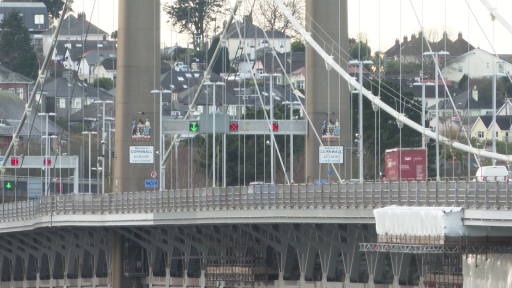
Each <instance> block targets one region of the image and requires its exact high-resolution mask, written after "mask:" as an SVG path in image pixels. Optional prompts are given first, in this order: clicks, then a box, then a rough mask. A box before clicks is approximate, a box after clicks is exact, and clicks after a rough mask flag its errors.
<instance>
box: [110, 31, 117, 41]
mask: <svg viewBox="0 0 512 288" xmlns="http://www.w3.org/2000/svg"><path fill="white" fill-rule="evenodd" d="M110 38H111V39H115V40H117V30H116V31H112V33H110Z"/></svg>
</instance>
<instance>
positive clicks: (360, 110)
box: [349, 60, 373, 183]
mask: <svg viewBox="0 0 512 288" xmlns="http://www.w3.org/2000/svg"><path fill="white" fill-rule="evenodd" d="M349 64H350V65H357V66H359V135H360V139H359V181H360V182H361V183H363V181H364V178H363V160H364V155H363V154H364V153H363V138H364V137H363V68H364V67H363V65H367V64H373V61H359V60H352V61H350V62H349Z"/></svg>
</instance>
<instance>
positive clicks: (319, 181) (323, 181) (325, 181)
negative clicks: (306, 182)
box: [313, 179, 328, 184]
mask: <svg viewBox="0 0 512 288" xmlns="http://www.w3.org/2000/svg"><path fill="white" fill-rule="evenodd" d="M313 183H314V184H327V183H328V182H327V180H325V179H315V180H314V181H313Z"/></svg>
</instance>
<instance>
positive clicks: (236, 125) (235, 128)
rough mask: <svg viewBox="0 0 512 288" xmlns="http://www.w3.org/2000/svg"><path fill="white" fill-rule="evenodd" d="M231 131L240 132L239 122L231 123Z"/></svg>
mask: <svg viewBox="0 0 512 288" xmlns="http://www.w3.org/2000/svg"><path fill="white" fill-rule="evenodd" d="M229 131H233V132H236V131H238V122H230V123H229Z"/></svg>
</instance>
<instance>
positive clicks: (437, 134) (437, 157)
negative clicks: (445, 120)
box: [423, 51, 455, 181]
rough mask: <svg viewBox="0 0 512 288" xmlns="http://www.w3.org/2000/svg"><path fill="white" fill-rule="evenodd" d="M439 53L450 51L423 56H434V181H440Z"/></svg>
mask: <svg viewBox="0 0 512 288" xmlns="http://www.w3.org/2000/svg"><path fill="white" fill-rule="evenodd" d="M439 55H450V53H448V52H446V51H441V52H425V53H423V56H432V57H433V58H434V64H435V72H434V74H435V82H436V83H435V85H436V181H441V177H440V176H439V91H438V90H439V83H438V74H439ZM454 108H455V107H454Z"/></svg>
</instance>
